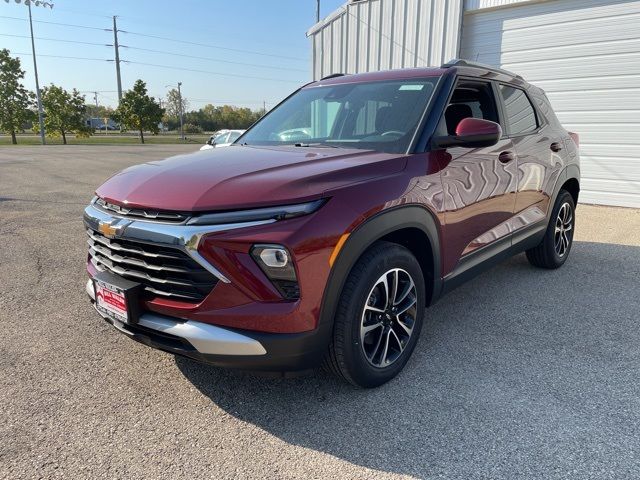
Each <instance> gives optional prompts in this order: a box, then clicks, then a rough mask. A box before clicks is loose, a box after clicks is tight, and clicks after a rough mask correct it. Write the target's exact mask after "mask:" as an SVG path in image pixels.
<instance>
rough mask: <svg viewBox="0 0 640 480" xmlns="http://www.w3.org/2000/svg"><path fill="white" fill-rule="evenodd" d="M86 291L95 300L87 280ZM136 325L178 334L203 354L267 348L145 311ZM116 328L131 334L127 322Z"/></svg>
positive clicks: (203, 325) (249, 352)
mask: <svg viewBox="0 0 640 480" xmlns="http://www.w3.org/2000/svg"><path fill="white" fill-rule="evenodd" d="M86 291H87V294H88V295H89V296H90V297H91V298H92V300H94V301H95V294H94V291H93V282H92V281H91V280H89V281H87V285H86ZM138 325H140V326H142V327H145V328H146V329H149V330H153V331H156V332H159V334H165V335H170V336H173V337H179V338H180V339H183V340H186V341H187V342H188V343H189V344H191V345H192V346H193V347H194V348H195V349H196V350H197V351H198V352H199V353H201V354H203V355H229V356H232V355H242V356H245V355H249V356H253V355H265V354H266V353H267V351H266V350H265V348H264V347H263V346H262V344H261V343H260V342H259V341H257V340H255V339H254V338H251V337H248V336H246V335H242V334H241V333H238V332H234V331H231V330H228V329H226V328H221V327H217V326H215V325H210V324H208V323H203V322H196V321H194V320H186V321H177V320H175V319H173V318H171V317H167V316H164V315H158V314H155V313H150V312H146V313H143V314H142V315H141V316H140V319H139V321H138ZM115 326H116V328H118V330H120V331H122V332H123V333H126V334H128V335H131V333H130V332H128V331H127V325H125V324H122V325H115Z"/></svg>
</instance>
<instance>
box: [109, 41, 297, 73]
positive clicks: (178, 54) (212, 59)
mask: <svg viewBox="0 0 640 480" xmlns="http://www.w3.org/2000/svg"><path fill="white" fill-rule="evenodd" d="M120 47H122V48H128V49H130V50H140V51H143V52H151V53H160V54H163V55H173V56H176V57H185V58H196V59H198V60H207V61H210V62H220V63H229V64H232V65H244V66H247V67H256V68H268V69H274V70H288V71H292V72H305V73H306V72H307V70H305V69H302V68H290V67H281V66H277V67H276V66H271V65H260V64H257V63H246V62H234V61H232V60H221V59H219V58H211V57H202V56H199V55H185V54H184V53H174V52H167V51H164V50H152V49H150V48H140V47H131V46H125V45H120Z"/></svg>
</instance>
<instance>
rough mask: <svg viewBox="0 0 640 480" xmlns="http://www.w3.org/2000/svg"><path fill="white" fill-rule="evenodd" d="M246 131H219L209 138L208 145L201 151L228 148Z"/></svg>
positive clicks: (201, 148)
mask: <svg viewBox="0 0 640 480" xmlns="http://www.w3.org/2000/svg"><path fill="white" fill-rule="evenodd" d="M244 132H246V130H219V131H217V132H216V133H214V134H213V135H211V136H210V137H209V140H207V143H206V144H205V145H203V146H202V147H200V150H209V149H211V148H217V147H228V146H229V145H231V144H232V143H233V142H235V141H236V140H237V139H238V138H240V135H242V134H243V133H244Z"/></svg>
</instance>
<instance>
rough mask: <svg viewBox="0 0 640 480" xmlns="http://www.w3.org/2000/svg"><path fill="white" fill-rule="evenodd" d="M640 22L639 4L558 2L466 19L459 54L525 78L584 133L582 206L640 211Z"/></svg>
mask: <svg viewBox="0 0 640 480" xmlns="http://www.w3.org/2000/svg"><path fill="white" fill-rule="evenodd" d="M477 1H479V0H477ZM477 1H476V3H477ZM497 1H498V0H486V1H485V2H483V3H488V2H497ZM467 3H469V2H467ZM638 25H640V1H638V0H634V1H630V0H628V1H621V0H562V1H560V0H555V1H546V2H537V3H530V4H526V3H525V4H523V5H515V6H513V7H507V8H499V9H494V10H489V11H486V12H483V11H482V10H480V11H475V12H468V13H466V14H465V15H464V20H463V31H462V33H463V34H462V45H461V57H462V58H467V59H470V60H477V61H479V62H484V63H489V64H492V65H497V66H501V67H504V68H506V69H508V70H512V71H515V72H517V73H519V74H521V75H523V76H524V77H525V78H526V79H527V80H528V81H530V82H532V83H534V84H536V85H538V86H539V87H541V88H543V89H544V90H545V91H546V92H547V95H548V97H549V99H550V101H551V103H552V104H553V107H554V109H555V111H556V113H557V115H558V118H559V119H560V121H561V122H562V123H563V125H564V126H565V127H566V128H567V129H568V130H571V131H575V132H577V133H579V134H580V153H581V159H582V192H581V201H583V202H588V203H600V204H610V205H623V206H633V207H640V29H639V28H638Z"/></svg>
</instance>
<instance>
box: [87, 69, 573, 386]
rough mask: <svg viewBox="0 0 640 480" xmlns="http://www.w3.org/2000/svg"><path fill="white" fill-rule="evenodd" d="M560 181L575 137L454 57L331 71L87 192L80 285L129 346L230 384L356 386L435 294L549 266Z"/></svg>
mask: <svg viewBox="0 0 640 480" xmlns="http://www.w3.org/2000/svg"><path fill="white" fill-rule="evenodd" d="M283 138H285V139H286V140H283ZM292 138H295V140H292ZM227 140H228V138H227ZM579 182H580V166H579V156H578V137H577V135H575V134H573V133H570V132H568V131H566V130H565V129H564V128H563V127H562V125H561V124H560V122H559V121H558V119H557V117H556V115H555V114H554V112H553V109H552V108H551V105H550V103H549V101H548V100H547V97H546V95H545V93H544V92H543V91H542V90H541V89H540V88H537V87H535V86H533V85H531V84H529V83H527V82H526V81H525V80H524V79H523V78H522V77H520V76H518V75H516V74H513V73H510V72H507V71H505V70H501V69H496V68H492V67H489V66H485V65H480V64H474V63H471V62H466V61H462V60H458V61H453V62H450V63H448V64H445V65H442V67H440V68H414V69H406V70H394V71H389V72H372V73H362V74H354V75H344V76H335V75H334V76H331V77H329V78H326V79H322V80H319V81H316V82H313V83H310V84H307V85H305V86H304V87H302V88H300V89H299V90H298V91H297V92H295V93H294V94H293V95H291V96H290V97H288V98H287V99H286V100H285V101H284V102H282V103H281V104H280V105H279V106H277V107H276V108H275V109H273V110H271V111H270V112H269V113H268V114H266V115H265V116H264V117H262V118H261V119H260V120H259V121H258V122H257V123H256V124H254V125H253V126H252V127H251V129H250V130H249V131H248V132H246V133H245V134H244V135H243V137H242V139H241V141H240V142H239V143H236V144H234V145H232V146H231V147H230V148H224V149H218V148H216V149H213V150H212V151H211V152H209V153H208V154H199V155H192V156H189V155H186V156H178V157H173V158H170V159H167V160H164V161H154V162H151V163H149V164H144V165H139V166H136V167H130V168H128V169H126V170H125V171H123V172H121V173H120V174H117V175H114V176H112V177H111V178H110V179H109V180H107V181H106V182H105V183H104V184H103V185H102V186H100V187H99V188H98V189H97V191H96V197H95V198H94V199H93V200H92V202H91V204H90V205H89V206H88V207H87V208H86V209H85V212H84V223H85V227H86V229H87V234H88V243H89V256H88V264H87V270H88V273H89V277H90V278H89V280H88V282H87V285H86V290H87V293H88V294H89V295H90V296H91V298H92V300H93V301H94V302H95V306H96V309H97V310H98V312H99V313H100V314H101V315H102V316H103V318H104V319H106V320H107V321H108V322H109V323H111V324H112V325H114V326H115V327H116V328H117V329H118V330H119V331H120V332H122V333H125V334H126V335H127V336H129V337H130V338H132V339H134V340H137V341H140V342H142V343H144V344H146V345H149V346H152V347H155V348H159V349H161V350H165V351H168V352H172V353H174V354H179V355H184V356H187V357H190V358H193V359H196V360H200V361H203V362H209V363H211V364H213V365H218V366H224V367H235V368H243V369H248V370H277V371H292V370H305V369H310V368H313V367H316V366H318V365H320V364H321V363H323V364H324V365H325V366H326V367H327V368H328V369H330V370H331V371H333V372H334V373H336V374H337V375H338V376H339V377H341V378H343V379H344V380H346V381H348V382H351V383H353V384H354V385H358V386H361V387H375V386H378V385H381V384H383V383H384V382H387V381H388V380H390V379H392V378H393V377H395V376H396V375H397V374H398V373H399V372H400V371H401V370H402V369H403V368H404V366H405V364H406V363H407V360H408V359H409V357H410V355H411V353H412V351H413V350H414V348H415V346H416V343H417V342H418V339H419V337H420V331H421V329H422V327H423V323H424V318H425V315H429V309H427V307H429V306H430V305H432V304H433V303H434V302H435V301H436V300H438V299H439V298H440V297H442V296H443V295H444V294H445V293H447V292H449V291H451V290H452V289H454V288H455V287H456V286H458V285H460V284H462V283H463V282H465V281H467V280H469V279H470V278H472V277H473V276H474V275H476V274H478V273H479V272H481V271H483V270H485V269H486V268H488V267H490V266H492V265H495V264H496V263H497V262H500V261H502V260H504V259H506V258H508V257H509V256H511V255H514V254H517V253H520V252H526V256H527V258H528V260H529V262H530V263H531V264H532V265H534V266H536V267H541V268H547V269H554V268H559V267H560V266H562V265H563V264H564V263H565V261H566V260H567V258H568V256H569V252H570V250H571V245H572V242H573V233H574V225H575V218H576V217H575V207H576V203H577V201H578V195H579V191H580V184H579ZM554 278H556V277H553V276H546V277H545V280H544V281H545V282H553V281H554ZM477 288H480V289H481V288H482V284H481V283H479V284H477ZM514 288H515V289H517V288H518V286H517V285H514ZM557 288H563V286H562V285H558V286H557ZM493 293H496V292H493ZM519 294H520V295H521V296H522V299H523V302H524V303H526V302H527V301H529V300H527V298H529V297H530V296H531V295H532V293H531V292H528V291H527V289H526V288H521V289H520V291H519ZM478 298H480V297H478ZM478 308H482V304H479V305H478ZM562 308H570V305H565V306H564V307H563V306H559V311H562ZM469 341H474V339H470V340H469Z"/></svg>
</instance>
